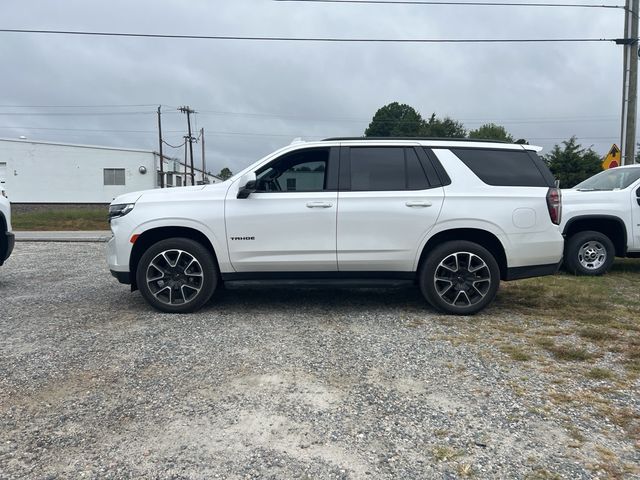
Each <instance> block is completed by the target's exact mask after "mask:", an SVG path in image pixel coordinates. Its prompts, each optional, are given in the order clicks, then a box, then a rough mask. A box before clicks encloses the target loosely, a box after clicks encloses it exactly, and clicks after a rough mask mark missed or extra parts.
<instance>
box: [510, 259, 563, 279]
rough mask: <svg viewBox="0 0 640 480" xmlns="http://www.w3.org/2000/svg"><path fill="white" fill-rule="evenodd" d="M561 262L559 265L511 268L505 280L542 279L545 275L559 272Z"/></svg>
mask: <svg viewBox="0 0 640 480" xmlns="http://www.w3.org/2000/svg"><path fill="white" fill-rule="evenodd" d="M561 265H562V261H560V262H559V263H550V264H548V265H531V266H526V267H512V268H509V269H507V276H506V278H505V280H507V281H508V280H521V279H523V278H532V277H544V276H546V275H555V274H556V273H558V270H560V266H561Z"/></svg>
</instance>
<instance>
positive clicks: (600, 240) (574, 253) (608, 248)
mask: <svg viewBox="0 0 640 480" xmlns="http://www.w3.org/2000/svg"><path fill="white" fill-rule="evenodd" d="M615 256H616V249H615V247H614V246H613V242H612V241H611V239H609V237H607V236H606V235H605V234H603V233H600V232H595V231H590V230H588V231H585V232H579V233H576V234H575V235H574V236H572V237H571V238H570V239H569V241H568V242H567V246H566V250H565V260H564V265H565V267H567V270H569V271H570V272H571V273H573V274H574V275H592V276H593V275H602V274H603V273H607V271H609V269H610V268H611V265H613V261H614V259H615Z"/></svg>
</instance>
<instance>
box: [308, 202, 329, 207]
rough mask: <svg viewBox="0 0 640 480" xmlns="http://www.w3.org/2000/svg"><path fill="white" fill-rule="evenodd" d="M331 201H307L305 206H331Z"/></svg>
mask: <svg viewBox="0 0 640 480" xmlns="http://www.w3.org/2000/svg"><path fill="white" fill-rule="evenodd" d="M331 207H333V203H330V202H309V203H307V208H331Z"/></svg>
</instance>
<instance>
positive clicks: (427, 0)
mask: <svg viewBox="0 0 640 480" xmlns="http://www.w3.org/2000/svg"><path fill="white" fill-rule="evenodd" d="M274 1H276V2H296V3H360V4H369V5H375V4H380V5H447V6H471V7H560V8H618V9H622V10H625V6H624V5H603V4H590V3H537V2H525V3H512V2H478V1H470V2H452V1H435V0H434V1H431V0H416V1H411V0H379V1H375V0H274Z"/></svg>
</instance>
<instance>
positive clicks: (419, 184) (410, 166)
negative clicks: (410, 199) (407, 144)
mask: <svg viewBox="0 0 640 480" xmlns="http://www.w3.org/2000/svg"><path fill="white" fill-rule="evenodd" d="M405 153H406V156H407V157H406V159H407V190H424V189H426V188H429V183H428V182H427V176H426V175H425V173H424V170H423V169H422V165H420V160H418V155H416V151H415V150H414V149H413V148H406V149H405Z"/></svg>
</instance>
